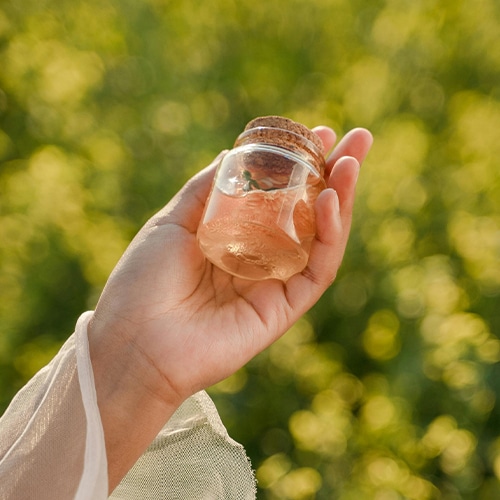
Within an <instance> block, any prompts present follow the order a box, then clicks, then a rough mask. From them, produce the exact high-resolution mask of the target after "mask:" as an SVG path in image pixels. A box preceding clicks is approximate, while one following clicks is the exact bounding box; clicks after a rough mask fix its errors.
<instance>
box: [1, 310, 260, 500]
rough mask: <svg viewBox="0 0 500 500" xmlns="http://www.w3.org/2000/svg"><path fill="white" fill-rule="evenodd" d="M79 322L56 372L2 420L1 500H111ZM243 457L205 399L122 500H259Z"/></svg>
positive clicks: (42, 374) (186, 408) (174, 423)
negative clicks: (256, 497)
mask: <svg viewBox="0 0 500 500" xmlns="http://www.w3.org/2000/svg"><path fill="white" fill-rule="evenodd" d="M91 317H92V313H91V312H87V313H85V314H83V315H82V316H81V317H80V319H79V320H78V323H77V326H76V330H75V334H74V335H72V336H71V337H70V338H69V339H68V340H67V342H66V343H65V344H64V346H63V347H62V348H61V350H60V351H59V353H58V354H57V356H56V357H55V358H54V359H53V360H52V362H51V363H50V364H49V365H47V366H46V367H44V368H43V369H42V370H40V371H39V372H38V373H37V374H36V375H35V376H34V377H33V379H32V380H31V381H30V382H29V383H28V384H27V385H26V386H25V387H24V388H23V389H22V390H21V391H19V393H18V394H17V395H16V397H15V398H14V399H13V400H12V402H11V404H10V406H9V407H8V409H7V410H6V412H5V413H4V415H3V416H2V418H1V419H0V485H1V486H0V500H11V499H15V500H18V499H19V500H30V499H36V500H45V499H47V500H49V499H50V500H58V499H71V498H74V499H76V500H101V499H106V498H108V493H107V490H108V478H107V463H106V453H105V446H104V434H103V429H102V424H101V419H100V415H99V411H98V407H97V399H96V393H95V386H94V380H93V373H92V365H91V363H90V358H89V349H88V339H87V324H88V321H89V320H90V318H91ZM255 495H256V486H255V479H254V475H253V472H252V469H251V466H250V463H249V461H248V459H247V457H246V454H245V450H244V449H243V447H242V446H241V445H239V444H238V443H236V442H235V441H233V440H232V439H231V438H230V437H229V436H228V434H227V431H226V429H225V428H224V426H223V424H222V422H221V420H220V418H219V415H218V413H217V410H216V408H215V406H214V404H213V403H212V401H211V399H210V398H209V397H208V395H207V394H206V393H205V392H200V393H198V394H195V395H194V396H192V397H191V398H189V399H188V400H187V401H186V402H185V403H184V404H183V405H182V406H181V407H180V408H179V409H178V410H177V412H176V413H175V414H174V415H173V417H172V418H171V419H170V421H169V422H167V424H166V425H165V427H164V428H163V429H162V431H161V432H160V433H159V434H158V436H157V437H156V439H155V440H154V441H153V443H152V444H151V445H150V446H149V448H148V449H147V451H146V452H145V453H144V455H143V456H142V457H141V458H140V459H139V460H138V462H137V463H136V464H135V466H134V467H133V468H132V469H131V471H130V472H129V473H128V474H127V476H125V478H124V479H123V480H122V482H121V483H120V485H119V486H118V487H117V488H116V489H115V491H114V492H113V494H112V495H111V498H113V499H115V500H116V499H121V500H142V499H152V500H155V499H158V500H159V499H162V500H163V499H172V500H174V499H176V500H181V499H186V500H188V499H189V500H197V499H203V500H219V499H231V500H233V499H236V500H239V499H241V500H247V499H248V500H249V499H254V498H255Z"/></svg>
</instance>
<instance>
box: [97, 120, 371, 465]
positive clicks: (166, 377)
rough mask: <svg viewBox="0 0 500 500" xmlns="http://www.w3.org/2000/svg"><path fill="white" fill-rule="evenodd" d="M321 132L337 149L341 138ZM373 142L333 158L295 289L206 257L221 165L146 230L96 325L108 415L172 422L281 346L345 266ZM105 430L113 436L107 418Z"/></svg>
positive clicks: (351, 136) (355, 142)
mask: <svg viewBox="0 0 500 500" xmlns="http://www.w3.org/2000/svg"><path fill="white" fill-rule="evenodd" d="M315 131H316V132H317V134H318V135H319V136H320V137H321V139H322V141H323V144H324V149H325V151H328V150H330V149H331V148H332V147H333V145H334V143H335V141H336V137H335V134H334V132H333V131H332V130H331V129H329V128H327V127H318V128H316V129H315ZM371 142H372V138H371V135H370V133H369V132H368V131H366V130H364V129H354V130H352V131H351V132H349V133H348V134H347V135H346V136H345V137H344V138H343V139H342V140H341V141H340V142H339V144H338V145H337V146H336V147H335V149H334V150H333V152H332V153H331V154H330V155H329V157H328V158H327V168H326V172H325V178H326V181H327V186H328V188H327V189H325V190H324V191H323V192H322V193H321V194H320V196H319V197H318V199H317V201H316V206H315V209H316V224H317V234H316V238H315V240H314V241H313V243H312V246H311V252H310V257H309V261H308V264H307V266H306V268H305V269H304V270H303V271H302V272H301V273H298V274H296V275H294V276H292V277H291V278H290V279H289V280H288V281H287V282H286V283H283V282H282V281H278V280H264V281H248V280H244V279H241V278H236V277H234V276H232V275H229V274H227V273H226V272H224V271H222V270H221V269H219V268H217V267H215V266H214V265H213V264H211V263H210V262H209V261H207V260H206V259H205V257H204V255H203V254H202V252H201V251H200V249H199V247H198V244H197V240H196V230H197V228H198V224H199V221H200V219H201V215H202V212H203V208H204V205H205V201H206V199H207V196H208V194H209V191H210V188H211V183H212V179H213V176H214V173H215V169H216V166H217V163H218V161H219V159H220V158H217V159H216V160H215V161H214V162H213V163H212V164H211V165H210V166H209V167H207V168H206V169H204V170H203V171H202V172H200V173H199V174H197V175H196V176H195V177H193V178H192V179H191V180H190V181H189V182H188V183H187V184H186V185H185V186H184V187H183V188H182V189H181V190H180V191H179V193H178V194H177V195H176V196H175V197H174V198H173V199H172V200H171V201H170V202H169V203H168V204H167V205H166V206H165V207H164V208H163V209H162V210H160V211H159V212H158V213H157V214H156V215H155V216H153V217H152V218H151V219H150V220H149V221H148V222H147V223H146V225H145V226H144V227H143V228H142V229H141V230H140V232H139V233H138V234H137V236H136V237H135V238H134V240H133V241H132V243H131V244H130V246H129V248H128V249H127V251H126V252H125V254H124V255H123V257H122V259H121V260H120V262H119V263H118V265H117V266H116V268H115V269H114V271H113V273H112V274H111V276H110V278H109V280H108V283H107V285H106V287H105V289H104V291H103V294H102V296H101V298H100V300H99V303H98V305H97V308H96V310H95V313H94V316H93V318H92V320H91V323H90V325H89V342H90V350H91V358H92V363H93V366H94V373H95V377H96V388H97V392H98V399H99V405H100V409H101V414H102V413H103V412H104V413H106V410H105V409H104V406H108V407H109V404H108V402H109V401H113V402H115V408H112V409H111V410H110V411H112V412H114V413H115V415H114V418H116V411H117V409H116V404H118V403H123V405H124V408H125V407H127V408H128V410H127V411H131V408H137V401H139V399H140V401H141V403H140V406H141V407H147V406H148V404H149V403H150V402H151V401H154V405H155V407H156V408H162V409H164V410H165V411H164V416H165V415H166V414H167V413H170V414H171V413H173V411H175V409H176V408H177V407H178V406H179V405H180V404H181V403H182V401H183V400H184V399H186V398H187V397H189V396H190V395H191V394H193V393H195V392H197V391H199V390H201V389H203V388H206V387H208V386H210V385H213V384H214V383H216V382H218V381H220V380H222V379H224V378H226V377H227V376H229V375H231V374H232V373H234V372H235V371H236V370H237V369H239V368H240V367H241V366H243V365H244V364H245V363H246V362H247V361H249V360H250V359H251V358H252V357H254V356H255V355H256V354H258V353H259V352H260V351H262V350H263V349H265V348H266V347H267V346H268V345H270V344H271V343H273V342H274V341H275V340H277V339H278V338H279V337H280V336H281V335H282V334H283V333H284V332H286V331H287V330H288V328H290V326H291V325H292V324H293V323H294V322H295V321H296V320H297V319H298V318H299V317H300V316H301V315H302V314H304V313H305V312H306V311H307V310H308V309H309V308H310V307H311V306H313V305H314V304H315V302H316V301H317V300H318V299H319V298H320V296H321V295H322V293H323V292H324V291H325V290H326V288H327V287H328V286H329V285H330V284H331V283H332V282H333V280H334V279H335V276H336V274H337V271H338V269H339V267H340V264H341V261H342V257H343V255H344V251H345V247H346V244H347V239H348V235H349V230H350V225H351V218H352V208H353V203H354V192H355V185H356V180H357V176H358V172H359V165H360V163H361V162H362V161H363V160H364V158H365V156H366V154H367V153H368V150H369V149H370V146H371ZM141 392H142V394H141V395H140V398H139V393H141ZM134 400H135V403H133V401H134ZM167 408H168V410H166V409H167ZM134 412H135V413H137V410H136V409H135V410H134ZM159 413H161V411H160V412H159ZM137 418H140V417H139V416H137ZM160 420H161V418H160V417H159V420H158V425H160ZM103 425H104V426H105V430H106V417H105V415H104V416H103ZM154 435H155V434H154V433H153V431H152V437H151V439H152V438H153V437H154ZM117 438H118V437H117ZM107 439H108V438H107ZM110 446H111V445H110ZM108 455H109V450H108ZM108 459H109V457H108Z"/></svg>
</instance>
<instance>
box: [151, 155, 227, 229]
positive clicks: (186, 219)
mask: <svg viewBox="0 0 500 500" xmlns="http://www.w3.org/2000/svg"><path fill="white" fill-rule="evenodd" d="M226 153H227V150H225V151H222V152H220V153H219V154H218V155H217V157H216V158H215V159H214V160H213V161H212V163H210V165H208V167H205V168H204V169H203V170H201V171H200V172H198V173H197V174H196V175H195V176H194V177H192V178H191V179H189V180H188V181H187V182H186V184H184V186H183V187H182V188H181V190H180V191H179V192H178V193H177V194H176V195H175V196H174V197H173V198H172V199H171V200H170V202H169V203H168V204H167V205H165V206H164V207H163V208H162V209H161V210H160V211H159V212H158V213H157V214H156V215H154V216H153V217H152V218H151V219H150V221H149V224H150V225H154V226H161V225H163V224H177V225H179V226H182V227H184V228H185V229H186V230H188V231H189V232H190V233H195V232H196V230H197V228H198V224H199V222H200V219H201V216H202V213H203V209H204V208H205V203H206V200H207V197H208V195H209V193H210V189H211V187H212V182H213V179H214V175H215V170H216V169H217V167H218V165H219V163H220V162H221V160H222V158H223V157H224V156H225V155H226Z"/></svg>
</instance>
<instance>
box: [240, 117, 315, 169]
mask: <svg viewBox="0 0 500 500" xmlns="http://www.w3.org/2000/svg"><path fill="white" fill-rule="evenodd" d="M252 143H253V144H255V143H262V144H270V145H273V146H278V147H282V148H284V149H288V150H290V151H293V152H295V153H299V154H301V155H305V156H306V157H307V160H308V161H310V162H312V163H313V164H314V166H315V168H316V169H317V170H318V172H319V173H320V174H323V170H324V167H325V158H324V155H323V142H322V141H321V138H320V137H319V136H318V135H317V134H316V133H314V132H313V131H312V130H310V129H309V128H307V127H306V126H305V125H302V124H301V123H298V122H295V121H293V120H291V119H290V118H285V117H283V116H261V117H258V118H254V119H253V120H251V121H250V122H249V123H248V124H247V125H246V127H245V129H244V131H243V132H242V133H241V134H240V135H239V137H238V138H237V139H236V142H235V145H236V146H240V145H244V144H252Z"/></svg>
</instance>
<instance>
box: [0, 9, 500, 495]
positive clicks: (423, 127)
mask: <svg viewBox="0 0 500 500" xmlns="http://www.w3.org/2000/svg"><path fill="white" fill-rule="evenodd" d="M263 114H282V115H285V116H289V117H290V118H293V119H295V120H298V121H301V122H303V123H305V124H306V125H309V126H314V125H317V124H326V125H329V126H331V127H333V128H334V129H335V130H336V131H338V133H339V135H340V136H341V135H343V134H344V133H346V132H347V131H348V130H349V129H350V128H352V127H355V126H364V127H368V128H369V129H370V130H371V131H372V132H373V134H374V136H375V144H374V148H373V150H372V152H371V154H370V156H369V158H368V160H367V161H366V163H365V165H364V167H363V172H362V176H361V178H360V183H359V189H358V198H357V205H356V213H355V220H354V224H353V232H352V237H351V240H350V243H349V247H348V251H347V255H346V258H345V261H344V264H343V267H342V269H341V272H340V274H339V277H338V280H337V281H336V283H335V284H334V285H333V286H332V287H331V289H329V290H328V292H327V293H326V294H325V295H324V297H323V298H322V300H321V301H320V302H319V304H318V305H317V306H316V307H315V308H314V309H313V310H312V311H311V312H310V313H309V314H307V315H306V316H305V317H303V318H302V319H301V320H300V321H299V322H298V323H297V324H296V325H295V326H294V327H293V328H292V329H291V331H290V332H289V333H288V334H287V335H286V336H285V337H284V338H283V339H282V340H280V341H279V342H278V343H277V344H275V345H273V346H272V347H271V348H269V349H268V350H267V351H266V352H264V353H263V354H262V355H260V356H258V357H257V358H256V359H254V360H253V361H252V362H251V363H250V364H249V365H248V366H246V367H245V368H244V369H242V370H241V371H240V372H238V373H237V374H236V375H234V376H233V377H231V378H230V379H228V380H227V381H224V382H222V383H220V384H219V385H218V386H216V387H214V388H212V389H211V390H210V393H211V395H212V396H213V397H214V399H215V400H216V403H217V406H218V408H219V410H220V412H221V415H222V418H223V420H224V422H225V424H226V425H227V427H228V429H229V431H230V434H231V435H232V436H233V437H234V438H235V439H237V440H238V441H240V442H242V443H243V444H244V445H245V446H246V448H247V450H248V453H249V455H250V457H251V460H252V463H253V467H254V468H255V470H256V474H257V478H258V480H259V498H262V499H279V500H287V499H290V500H304V499H313V498H318V499H339V500H359V499H361V500H363V499H374V500H398V499H411V500H427V499H446V500H455V499H474V500H476V499H492V498H500V482H499V478H500V401H499V397H500V369H499V365H498V362H499V360H500V342H499V338H498V336H499V334H500V300H499V294H500V174H499V158H500V3H499V2H498V1H497V0H308V1H298V0H288V1H285V0H281V1H279V0H266V1H263V0H262V1H260V0H210V2H202V1H198V0H121V1H118V0H85V1H83V0H71V1H69V0H3V1H2V2H1V3H0V124H1V130H0V162H1V163H0V410H1V411H3V409H4V408H5V407H6V405H7V404H8V402H9V400H10V399H11V397H12V396H13V394H14V393H15V392H16V391H17V390H18V389H19V388H20V387H21V386H22V385H23V384H24V383H25V382H26V380H28V379H29V378H30V377H31V376H32V375H33V373H34V372H36V370H38V369H39V368H40V367H41V366H43V365H44V364H45V363H46V362H47V361H48V360H49V359H50V358H51V357H52V356H53V355H54V354H55V353H56V352H57V350H58V348H59V347H60V345H61V343H62V342H63V341H64V340H65V339H66V338H67V336H68V335H69V334H71V332H72V331H73V328H74V324H75V321H76V319H77V318H78V316H79V314H80V313H81V312H83V311H85V310H87V309H92V308H93V307H94V306H95V303H96V300H97V297H98V296H99V293H100V291H101V289H102V287H103V285H104V283H105V280H106V278H107V276H108V274H109V272H110V271H111V269H112V268H113V266H114V264H115V263H116V261H117V259H118V258H119V256H120V255H121V253H122V252H123V250H124V249H125V247H126V245H127V243H128V242H129V241H130V239H131V238H132V237H133V235H134V234H135V233H136V231H137V230H138V229H139V227H140V226H141V225H142V224H143V223H144V222H145V221H146V220H147V218H148V217H149V216H151V215H152V214H153V213H154V212H155V211H156V210H158V209H159V208H160V207H161V206H162V205H164V204H165V203H166V202H167V201H168V200H169V199H170V197H171V196H172V195H173V194H174V193H175V192H176V191H177V190H178V189H179V187H180V186H181V185H182V184H183V183H184V181H185V180H186V179H188V178H189V177H190V176H191V175H192V174H193V173H194V172H196V171H198V170H199V169H200V168H201V167H203V166H205V165H206V164H207V163H208V162H209V161H210V160H211V159H212V158H213V157H214V156H215V155H216V154H217V153H218V152H219V151H220V150H221V149H224V148H228V147H231V145H232V143H233V141H234V139H235V137H236V135H237V134H238V133H239V132H240V131H241V129H242V128H243V126H244V125H245V123H246V122H247V121H248V120H250V119H251V118H253V117H255V116H258V115H263Z"/></svg>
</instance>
